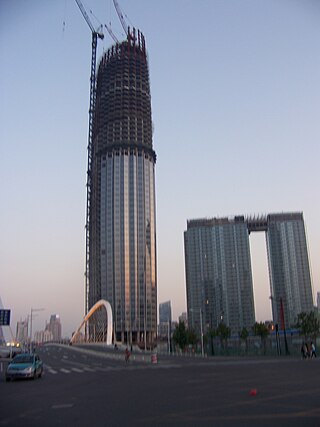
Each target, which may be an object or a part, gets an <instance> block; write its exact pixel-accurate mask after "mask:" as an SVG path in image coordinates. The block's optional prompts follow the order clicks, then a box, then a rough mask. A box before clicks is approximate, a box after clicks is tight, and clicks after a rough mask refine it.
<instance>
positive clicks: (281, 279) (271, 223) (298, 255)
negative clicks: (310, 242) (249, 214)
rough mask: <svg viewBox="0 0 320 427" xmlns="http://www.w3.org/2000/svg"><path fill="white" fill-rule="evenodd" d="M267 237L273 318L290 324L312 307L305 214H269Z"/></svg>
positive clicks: (278, 321)
mask: <svg viewBox="0 0 320 427" xmlns="http://www.w3.org/2000/svg"><path fill="white" fill-rule="evenodd" d="M266 237H267V251H268V264H269V276H270V289H271V300H272V314H273V320H274V322H275V323H278V324H279V325H282V323H283V320H284V322H285V326H286V327H291V326H293V325H294V324H295V323H296V320H297V316H298V314H299V313H301V312H302V311H305V312H309V311H311V310H313V296H312V285H311V275H310V267H309V257H308V248H307V239H306V233H305V227H304V220H303V215H302V213H295V212H294V213H280V214H270V215H268V216H267V232H266ZM282 326H283V325H282Z"/></svg>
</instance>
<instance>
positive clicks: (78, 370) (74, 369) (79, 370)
mask: <svg viewBox="0 0 320 427" xmlns="http://www.w3.org/2000/svg"><path fill="white" fill-rule="evenodd" d="M71 370H72V371H74V372H80V373H81V374H83V370H82V369H79V368H71Z"/></svg>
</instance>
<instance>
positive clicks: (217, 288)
mask: <svg viewBox="0 0 320 427" xmlns="http://www.w3.org/2000/svg"><path fill="white" fill-rule="evenodd" d="M184 247H185V269H186V287H187V308H188V323H189V326H190V327H191V328H195V329H196V330H197V331H198V332H199V331H200V329H201V327H202V328H203V332H204V333H205V332H206V330H207V329H208V328H209V327H210V328H216V327H217V326H218V324H219V323H220V322H223V323H225V324H226V325H227V326H229V327H230V328H231V331H232V332H233V333H238V332H240V331H241V329H242V328H243V327H246V328H247V329H249V328H251V327H252V325H253V324H254V322H255V314H254V298H253V286H252V273H251V259H250V247H249V236H248V230H247V224H246V222H245V220H244V217H242V216H241V217H235V218H233V219H229V218H220V219H217V218H213V219H204V220H190V221H188V223H187V231H185V233H184ZM201 322H202V325H201Z"/></svg>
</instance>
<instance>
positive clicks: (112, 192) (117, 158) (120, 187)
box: [89, 31, 157, 343]
mask: <svg viewBox="0 0 320 427" xmlns="http://www.w3.org/2000/svg"><path fill="white" fill-rule="evenodd" d="M155 162H156V155H155V152H154V151H153V148H152V122H151V97H150V87H149V71H148V63H147V54H146V50H145V41H144V37H143V35H142V34H141V33H140V32H139V31H138V32H137V33H135V31H134V36H132V37H128V40H127V41H125V42H123V43H121V44H117V45H115V46H113V47H112V48H110V49H109V50H108V51H107V52H106V53H105V54H104V56H103V58H102V59H101V62H100V65H99V71H98V76H97V98H96V109H95V115H94V130H93V158H92V190H91V197H92V201H91V203H92V204H91V216H90V286H89V305H90V306H92V305H93V304H94V303H95V302H96V301H98V300H99V299H101V298H103V299H106V300H108V301H109V302H110V304H111V306H112V310H113V317H114V331H115V338H116V339H117V340H121V341H123V342H127V343H132V342H143V341H145V337H146V341H147V342H148V343H151V342H153V341H154V339H155V337H156V330H157V271H156V220H155Z"/></svg>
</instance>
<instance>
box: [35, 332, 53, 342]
mask: <svg viewBox="0 0 320 427" xmlns="http://www.w3.org/2000/svg"><path fill="white" fill-rule="evenodd" d="M34 341H35V342H36V343H37V344H43V343H46V342H50V341H53V334H52V332H50V331H48V330H45V331H36V332H35V334H34Z"/></svg>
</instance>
